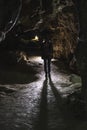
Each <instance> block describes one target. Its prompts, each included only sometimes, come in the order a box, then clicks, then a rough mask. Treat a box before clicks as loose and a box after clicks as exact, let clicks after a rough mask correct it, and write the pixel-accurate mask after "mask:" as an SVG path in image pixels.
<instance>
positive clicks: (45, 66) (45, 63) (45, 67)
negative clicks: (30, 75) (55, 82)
mask: <svg viewBox="0 0 87 130" xmlns="http://www.w3.org/2000/svg"><path fill="white" fill-rule="evenodd" d="M44 72H45V76H46V78H47V60H46V59H44Z"/></svg>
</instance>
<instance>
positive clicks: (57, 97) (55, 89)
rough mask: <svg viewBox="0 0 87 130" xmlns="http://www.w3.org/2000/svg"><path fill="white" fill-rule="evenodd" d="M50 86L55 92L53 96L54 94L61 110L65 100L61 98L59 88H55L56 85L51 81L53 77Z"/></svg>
mask: <svg viewBox="0 0 87 130" xmlns="http://www.w3.org/2000/svg"><path fill="white" fill-rule="evenodd" d="M49 84H50V87H51V89H52V91H53V94H54V96H55V98H56V101H57V104H58V107H59V108H60V109H62V107H63V104H64V101H63V98H62V97H61V95H60V93H59V92H58V90H57V88H56V87H55V85H54V83H53V81H52V79H51V76H50V77H49Z"/></svg>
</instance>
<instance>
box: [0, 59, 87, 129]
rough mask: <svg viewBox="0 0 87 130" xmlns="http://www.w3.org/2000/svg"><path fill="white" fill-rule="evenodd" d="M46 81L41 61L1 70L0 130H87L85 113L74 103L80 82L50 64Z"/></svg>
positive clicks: (63, 67) (75, 77) (56, 65)
mask: <svg viewBox="0 0 87 130" xmlns="http://www.w3.org/2000/svg"><path fill="white" fill-rule="evenodd" d="M51 68H52V71H51V78H50V79H49V78H47V79H45V76H44V75H45V74H44V69H43V61H42V60H41V58H40V57H31V58H30V59H29V61H28V62H27V64H26V65H25V64H23V65H22V64H21V65H19V66H15V67H7V68H6V69H1V70H0V77H1V78H0V130H87V117H86V111H85V110H84V109H83V106H82V104H79V103H78V102H77V101H75V99H74V96H73V95H74V94H75V93H76V92H78V91H80V87H81V83H80V78H79V77H78V76H77V75H75V74H73V73H71V72H68V71H67V70H66V68H65V66H63V65H62V64H61V63H60V62H58V61H57V60H54V59H53V60H52V64H51Z"/></svg>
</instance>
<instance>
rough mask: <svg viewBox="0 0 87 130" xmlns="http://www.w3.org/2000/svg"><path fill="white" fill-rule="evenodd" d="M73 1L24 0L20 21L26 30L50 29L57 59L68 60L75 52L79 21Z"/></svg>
mask: <svg viewBox="0 0 87 130" xmlns="http://www.w3.org/2000/svg"><path fill="white" fill-rule="evenodd" d="M75 11H76V9H75V5H74V4H73V2H72V1H71V0H62V1H61V0H49V1H46V0H42V3H41V2H40V1H39V0H36V2H35V1H34V0H23V8H22V12H21V17H20V20H21V22H22V24H23V25H24V26H25V28H26V29H34V28H36V29H37V28H38V29H40V30H41V29H49V30H51V31H52V32H53V33H52V35H51V39H52V41H53V45H54V57H55V58H60V57H63V58H65V59H66V58H68V56H69V54H70V53H73V52H74V51H75V48H76V46H77V36H78V29H77V28H78V20H77V16H76V12H75Z"/></svg>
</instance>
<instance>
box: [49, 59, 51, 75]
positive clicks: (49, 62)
mask: <svg viewBox="0 0 87 130" xmlns="http://www.w3.org/2000/svg"><path fill="white" fill-rule="evenodd" d="M50 72H51V59H48V74H49V77H50Z"/></svg>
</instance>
